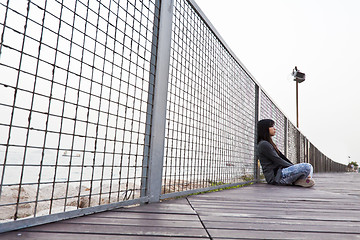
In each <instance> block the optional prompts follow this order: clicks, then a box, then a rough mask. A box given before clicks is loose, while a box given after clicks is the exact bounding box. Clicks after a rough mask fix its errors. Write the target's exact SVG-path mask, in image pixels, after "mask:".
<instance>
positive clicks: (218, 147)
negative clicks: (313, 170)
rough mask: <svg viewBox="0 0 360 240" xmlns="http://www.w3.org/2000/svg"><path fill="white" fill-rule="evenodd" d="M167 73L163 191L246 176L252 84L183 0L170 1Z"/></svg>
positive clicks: (250, 162) (250, 142) (250, 154)
mask: <svg viewBox="0 0 360 240" xmlns="http://www.w3.org/2000/svg"><path fill="white" fill-rule="evenodd" d="M169 74H170V76H169V92H168V105H167V116H166V118H167V119H166V120H167V122H166V136H165V137H166V142H165V157H164V170H163V171H164V174H163V193H167V192H171V191H183V190H189V189H194V188H203V187H208V186H211V185H212V184H224V183H231V182H236V181H241V178H242V177H245V176H246V175H252V174H253V173H252V171H253V161H254V123H255V110H254V109H255V83H254V82H253V81H252V80H251V78H250V77H249V76H248V75H247V74H246V73H245V71H244V70H243V69H242V67H241V66H240V65H239V63H238V62H236V60H235V59H234V58H233V57H232V56H231V54H230V53H229V52H228V51H227V49H226V48H225V47H224V46H223V44H222V43H221V41H219V39H218V38H217V36H216V35H215V34H214V33H213V32H212V30H211V29H210V28H209V27H208V26H207V24H206V22H204V20H203V19H202V18H201V16H199V14H198V13H197V12H196V11H195V10H194V9H193V8H192V6H191V5H190V4H189V3H187V1H184V0H177V1H175V3H174V17H173V31H172V43H171V59H170V73H169Z"/></svg>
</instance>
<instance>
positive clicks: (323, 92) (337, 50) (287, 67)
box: [195, 0, 360, 164]
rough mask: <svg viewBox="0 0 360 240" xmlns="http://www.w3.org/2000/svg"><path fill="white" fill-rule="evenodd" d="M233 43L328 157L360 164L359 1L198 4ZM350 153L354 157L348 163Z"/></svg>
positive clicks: (203, 0)
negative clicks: (299, 76)
mask: <svg viewBox="0 0 360 240" xmlns="http://www.w3.org/2000/svg"><path fill="white" fill-rule="evenodd" d="M195 1H196V3H197V4H198V5H199V7H200V8H201V9H202V11H203V12H204V13H205V15H206V16H207V18H208V19H209V20H210V22H211V23H212V24H213V26H214V27H215V29H216V30H217V31H218V32H219V33H220V35H221V37H222V38H223V39H224V40H225V42H226V43H227V45H228V46H229V47H230V48H231V50H232V51H233V52H234V53H235V54H236V56H237V57H238V58H239V59H240V61H241V62H242V63H243V64H244V65H245V67H246V68H247V69H248V70H249V71H250V72H251V74H252V75H253V76H254V77H255V78H256V80H257V81H258V82H259V84H260V85H261V86H262V88H263V89H264V90H265V91H266V92H267V93H268V94H269V95H270V97H271V98H272V99H273V100H274V101H275V103H276V104H277V105H278V107H279V108H280V109H281V110H282V111H283V112H284V113H285V115H286V116H287V117H288V118H289V119H290V120H291V122H292V123H293V124H294V125H296V111H295V109H296V105H295V85H296V84H295V82H294V81H293V79H292V77H291V72H292V69H293V68H294V66H297V67H298V69H299V70H300V71H302V72H304V73H305V74H306V81H305V82H303V83H301V84H300V85H299V111H300V112H299V122H300V124H299V125H300V131H301V132H302V133H303V134H304V135H305V136H306V137H307V138H308V139H309V140H310V141H311V142H312V143H313V144H314V145H315V146H316V147H318V148H319V150H320V151H322V152H323V153H324V154H325V155H327V156H328V157H330V158H331V159H333V160H334V161H337V162H341V163H345V164H347V163H348V161H349V159H350V160H351V161H356V162H358V163H360V146H359V145H360V141H359V136H360V127H359V126H358V125H357V124H359V123H358V122H359V119H360V94H359V91H360V76H359V70H360V26H359V24H360V14H359V12H360V1H358V0H271V1H269V0H223V1H220V0H195ZM349 156H350V158H349Z"/></svg>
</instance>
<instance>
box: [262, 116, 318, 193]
mask: <svg viewBox="0 0 360 240" xmlns="http://www.w3.org/2000/svg"><path fill="white" fill-rule="evenodd" d="M274 125H275V122H274V121H273V120H271V119H263V120H260V121H259V122H258V124H257V128H258V138H257V144H258V145H257V152H258V157H259V159H260V163H261V167H262V170H263V173H264V175H265V179H266V182H267V183H269V184H274V185H297V186H301V187H312V186H313V185H314V184H315V182H314V180H313V179H312V174H313V167H312V165H311V164H309V163H299V164H293V163H292V162H290V160H289V159H287V158H286V157H285V156H284V155H283V154H282V153H281V152H280V151H279V149H278V148H277V146H276V145H275V143H274V142H273V141H272V137H273V136H275V132H276V129H275V127H274Z"/></svg>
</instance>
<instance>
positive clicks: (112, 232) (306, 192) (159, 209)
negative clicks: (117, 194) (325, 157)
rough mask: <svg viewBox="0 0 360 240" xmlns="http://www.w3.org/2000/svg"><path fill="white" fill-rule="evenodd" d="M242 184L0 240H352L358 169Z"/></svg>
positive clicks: (357, 221) (359, 232) (359, 231)
mask: <svg viewBox="0 0 360 240" xmlns="http://www.w3.org/2000/svg"><path fill="white" fill-rule="evenodd" d="M314 178H315V180H316V186H315V187H313V188H310V189H307V188H301V187H279V186H271V185H267V184H256V185H252V186H248V187H243V188H238V189H231V190H225V191H221V192H214V193H207V194H202V195H196V196H190V197H188V198H182V199H177V200H171V201H165V202H162V203H156V204H149V205H145V206H140V207H134V208H125V209H124V208H122V209H118V210H114V211H108V212H103V213H98V214H94V215H90V216H85V217H79V218H76V219H71V220H66V221H62V222H57V223H51V224H47V225H43V226H37V227H32V228H28V229H24V230H20V231H14V232H9V233H3V234H0V239H7V240H11V239H37V240H40V239H47V240H53V239H61V240H65V239H78V240H81V239H87V240H89V239H102V240H107V239H111V240H112V239H136V240H142V239H144V240H145V239H146V240H148V239H187V240H188V239H277V240H280V239H312V240H316V239H327V240H331V239H336V240H339V239H340V240H343V239H360V174H359V173H333V174H316V175H315V176H314Z"/></svg>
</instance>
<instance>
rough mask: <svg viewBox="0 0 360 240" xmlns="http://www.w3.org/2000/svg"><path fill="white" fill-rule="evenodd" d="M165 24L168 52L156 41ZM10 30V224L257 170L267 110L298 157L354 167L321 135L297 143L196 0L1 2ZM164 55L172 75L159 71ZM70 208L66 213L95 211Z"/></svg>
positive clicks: (4, 126) (2, 131) (0, 215)
mask: <svg viewBox="0 0 360 240" xmlns="http://www.w3.org/2000/svg"><path fill="white" fill-rule="evenodd" d="M164 3H168V4H169V5H167V6H171V9H173V11H171V12H170V11H168V12H165V13H167V16H166V14H165V15H164V14H163V13H164V12H163V10H164V8H163V7H160V6H164V5H163V4H164ZM160 11H162V15H161V16H163V17H164V16H166V17H165V19H166V18H167V17H169V18H170V17H171V16H172V21H161V19H160ZM164 25H166V26H167V27H164ZM164 29H165V30H167V31H168V32H167V33H168V34H170V31H171V46H170V47H169V49H166V48H165V47H164V45H166V44H163V46H162V45H161V44H160V43H159V42H158V41H160V39H161V41H163V39H164V36H167V35H166V34H162V31H163V30H164ZM163 32H164V31H163ZM165 32H166V31H165ZM0 34H1V35H0V72H1V77H0V112H1V115H0V181H1V182H0V184H1V185H0V196H1V198H0V221H5V222H6V221H10V220H17V219H19V218H24V217H31V216H35V217H36V216H42V215H53V214H54V213H59V214H58V215H61V213H66V214H68V213H69V211H70V210H76V209H80V208H88V207H93V208H90V210H88V212H87V213H90V212H92V211H95V210H94V209H96V210H97V211H103V210H104V209H105V208H103V206H100V205H103V204H108V205H111V206H115V205H116V204H110V203H119V202H127V203H126V204H133V203H141V202H151V201H158V200H159V199H160V198H161V197H163V198H166V197H168V196H169V195H167V193H170V192H180V194H181V192H182V191H185V190H193V192H196V191H202V190H203V189H204V188H207V187H210V186H213V185H222V184H231V183H234V184H237V183H240V182H244V180H249V179H254V178H255V177H257V173H256V171H254V169H256V168H257V164H254V163H255V162H256V156H255V151H254V150H255V135H256V132H255V123H256V121H257V120H258V119H263V118H271V119H273V120H274V121H275V122H276V128H277V135H276V137H275V138H274V142H275V143H276V144H277V145H278V147H279V149H280V150H281V151H283V152H284V151H285V150H286V152H287V155H288V156H289V159H290V160H291V161H293V162H294V163H295V162H297V161H305V159H309V160H310V162H311V163H313V165H314V166H315V170H316V171H318V172H319V171H333V170H336V171H338V170H344V166H343V165H341V164H337V163H335V162H333V161H331V160H330V159H328V158H327V157H326V156H325V155H323V154H322V153H321V152H320V151H319V150H317V149H316V148H315V147H314V146H313V145H312V144H311V143H310V144H309V152H307V146H308V143H307V140H306V138H305V137H304V136H302V135H301V142H303V143H302V145H301V146H300V145H299V142H298V139H299V138H298V134H300V133H299V131H298V130H297V128H295V127H294V126H293V125H292V124H291V123H290V122H289V121H288V120H287V119H286V118H285V116H284V114H283V113H282V112H281V111H280V110H279V109H278V107H277V106H276V105H275V104H274V103H273V102H272V101H271V100H270V98H269V97H268V96H267V95H266V94H265V93H264V91H263V90H262V89H261V88H260V86H258V84H257V83H256V82H255V80H254V79H253V78H252V77H251V75H250V74H249V73H248V72H247V71H246V70H245V68H244V66H242V64H241V63H240V62H239V60H237V59H236V56H234V55H233V53H232V52H231V51H230V49H229V48H228V47H227V46H226V44H225V43H224V42H222V40H221V38H220V36H219V35H218V34H217V33H216V31H215V30H214V29H213V27H212V26H211V24H210V23H209V21H208V20H207V19H206V17H204V16H203V14H202V13H201V11H200V10H199V9H198V7H197V6H196V4H194V2H193V1H192V0H174V5H172V1H160V0H142V1H139V0H103V1H98V0H71V1H70V0H69V1H64V0H36V1H35V0H7V1H6V0H0ZM169 41H170V39H169ZM164 53H167V54H169V53H170V60H164V58H165V56H167V57H168V55H167V54H164ZM161 58H162V62H163V63H164V62H165V63H169V66H170V67H169V72H167V69H166V70H163V69H164V68H163V69H162V71H160V70H158V69H160V67H159V66H163V64H157V61H158V60H159V59H161ZM159 62H161V61H159ZM166 66H167V65H166ZM159 72H161V74H162V75H159ZM164 72H165V74H164ZM159 76H161V77H159ZM163 76H168V78H169V80H168V83H167V84H168V85H167V86H163V85H162V84H163V83H164V82H166V81H165V80H166V79H165V78H163ZM159 78H160V79H159ZM159 80H162V81H159ZM159 82H161V83H162V84H159ZM155 86H156V87H155ZM159 86H160V87H159ZM161 87H164V88H163V89H161ZM259 89H260V90H259ZM166 91H167V102H166V104H167V105H166V113H164V117H162V115H161V114H154V112H156V113H162V112H161V110H162V107H163V109H164V112H165V101H163V103H161V104H163V105H161V104H159V103H158V101H161V100H159V99H166V96H165V95H164V92H165V93H166ZM160 95H161V96H163V98H157V97H158V96H160ZM259 95H260V96H259ZM259 98H260V103H261V104H260V105H259ZM159 106H160V107H159ZM258 110H260V111H258ZM258 112H260V114H259V113H258ZM154 116H156V117H158V120H159V118H160V119H162V120H164V122H165V126H160V124H158V122H159V121H154V122H152V120H153V118H154ZM159 116H161V117H159ZM165 117H166V121H165ZM154 127H155V128H154ZM154 129H160V130H162V131H164V132H165V136H164V134H163V133H161V134H162V136H159V135H161V134H159V133H158V132H157V131H152V130H154ZM154 132H156V134H158V135H156V134H155V133H154ZM159 132H160V131H159ZM164 137H165V141H164V144H162V143H161V144H158V146H150V145H151V143H152V142H153V139H154V138H156V140H157V141H158V142H161V141H160V140H162V139H163V138H164ZM152 145H156V144H152ZM154 149H155V150H154ZM163 149H164V157H162V153H161V154H159V152H162V150H163ZM154 152H155V153H154ZM159 156H160V157H159ZM307 156H309V158H307ZM152 166H162V171H159V167H158V168H156V171H155V170H154V169H155V167H152ZM160 169H161V168H160ZM161 173H162V175H161ZM255 175H256V176H255ZM255 180H256V179H255ZM161 182H162V186H160V185H161ZM158 183H159V184H158ZM158 185H159V186H158ZM154 188H157V190H156V191H154V190H153V189H154ZM187 193H189V192H187ZM156 194H157V195H161V196H154V195H156ZM184 194H186V193H184ZM164 196H165V197H164ZM153 199H155V200H153ZM126 200H130V201H126ZM132 200H133V201H132ZM126 204H125V205H126ZM96 206H97V207H96ZM111 206H110V207H109V208H111ZM116 206H119V205H116ZM112 208H114V207H112ZM72 212H76V214H77V215H76V214H75V213H74V214H72V213H71V214H69V215H66V216H63V215H62V216H63V218H69V216H70V217H73V216H75V215H76V216H79V215H82V214H84V212H86V211H85V210H84V209H81V211H80V210H78V211H72ZM42 219H44V218H42ZM48 219H49V220H44V222H46V221H48V222H50V221H54V219H56V218H51V217H50V218H48ZM25 221H26V220H25ZM44 222H43V223H44ZM6 224H8V223H6ZM10 224H11V222H10ZM10 224H8V225H6V226H10ZM31 224H33V225H35V224H41V223H40V222H38V220H34V221H33V222H32V223H29V222H26V224H23V226H29V225H31ZM2 226H4V225H2ZM2 226H0V231H4V230H3V228H2ZM17 227H18V226H17V225H16V224H14V226H11V227H8V228H7V229H5V230H7V231H9V230H13V229H15V228H17Z"/></svg>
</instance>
